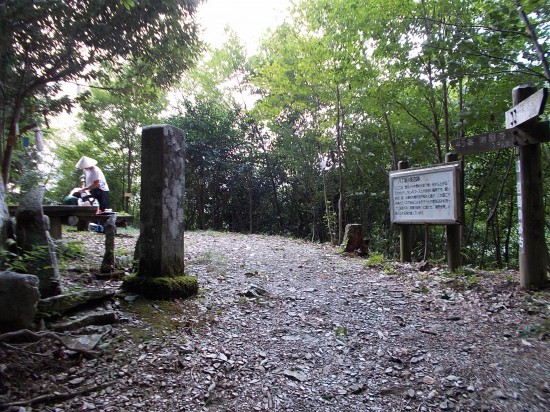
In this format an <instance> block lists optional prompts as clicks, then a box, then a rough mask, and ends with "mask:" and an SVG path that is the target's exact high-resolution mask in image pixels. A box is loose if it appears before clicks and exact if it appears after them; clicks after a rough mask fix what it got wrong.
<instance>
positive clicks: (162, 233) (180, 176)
mask: <svg viewBox="0 0 550 412" xmlns="http://www.w3.org/2000/svg"><path fill="white" fill-rule="evenodd" d="M184 150H185V133H184V132H183V131H182V130H180V129H177V128H175V127H173V126H170V125H155V126H147V127H144V128H143V131H142V140H141V153H142V155H141V207H140V215H141V224H140V230H141V232H140V236H141V239H140V246H141V251H140V261H139V274H140V275H143V276H153V277H155V276H156V277H158V276H174V275H177V273H178V272H180V271H181V272H183V217H184V210H183V208H184V203H183V199H184V190H185V166H184V165H185V163H184V155H185V153H184ZM180 274H182V273H180Z"/></svg>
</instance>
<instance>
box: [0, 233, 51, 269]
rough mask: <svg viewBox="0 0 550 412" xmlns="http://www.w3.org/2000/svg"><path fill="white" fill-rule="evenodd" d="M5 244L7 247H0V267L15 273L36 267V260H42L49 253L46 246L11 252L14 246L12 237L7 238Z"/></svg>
mask: <svg viewBox="0 0 550 412" xmlns="http://www.w3.org/2000/svg"><path fill="white" fill-rule="evenodd" d="M6 246H7V249H4V248H3V247H0V262H1V266H0V269H2V270H8V271H13V272H17V273H29V268H30V267H36V264H37V262H43V261H44V258H45V257H46V256H47V254H48V253H49V251H48V247H47V246H35V247H33V248H32V249H31V250H28V251H24V252H23V251H20V250H18V251H17V252H12V251H11V250H12V249H13V248H14V245H13V240H12V239H9V240H8V244H7V245H6ZM48 268H49V266H44V267H42V269H48Z"/></svg>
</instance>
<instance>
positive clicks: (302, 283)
mask: <svg viewBox="0 0 550 412" xmlns="http://www.w3.org/2000/svg"><path fill="white" fill-rule="evenodd" d="M66 238H69V239H72V240H80V241H82V242H84V244H86V245H89V246H88V247H89V250H88V251H87V255H86V257H85V258H79V259H77V260H74V261H73V262H72V263H70V264H67V265H66V266H65V269H64V281H65V283H66V286H68V287H71V288H74V287H76V286H79V287H95V286H97V284H98V281H97V280H95V278H94V276H93V274H94V272H95V271H96V269H97V268H98V267H99V264H100V263H101V257H102V253H103V249H102V244H101V242H103V238H102V236H101V235H96V234H90V233H86V234H85V235H83V234H82V233H75V232H73V233H66ZM185 241H186V244H185V254H186V265H187V270H188V271H189V273H190V274H194V275H197V276H198V277H199V284H200V293H199V296H197V297H196V298H194V299H190V300H187V301H181V302H179V301H177V302H170V303H168V302H149V301H146V300H144V299H141V298H139V297H138V298H136V297H134V296H126V297H125V296H122V295H121V296H119V297H117V298H116V299H114V300H112V301H110V302H107V303H105V304H104V307H105V308H106V309H111V310H115V311H116V312H117V314H118V316H119V322H118V323H117V324H115V325H114V326H113V327H112V328H110V327H107V328H105V327H103V328H105V329H103V331H104V332H107V334H106V335H105V337H104V338H103V340H102V341H101V342H100V345H99V348H101V350H102V355H100V356H99V357H97V358H93V359H83V358H79V357H75V356H69V355H70V353H67V354H65V355H64V356H61V357H59V356H58V355H55V354H52V353H51V346H52V344H51V343H49V344H47V343H45V342H42V343H41V344H38V345H33V346H30V347H27V348H26V349H25V350H26V352H22V351H21V350H14V349H6V348H4V349H0V355H2V358H0V379H1V381H0V382H1V384H0V403H2V402H8V401H10V402H13V401H17V400H22V399H29V398H32V397H34V396H37V395H40V394H46V393H51V392H58V393H67V394H70V393H73V394H74V393H76V392H78V391H82V392H85V390H86V389H89V390H90V391H89V393H85V394H83V395H81V396H76V397H73V398H72V399H68V400H65V401H62V402H59V403H55V401H54V402H53V403H41V404H39V405H36V406H34V407H32V408H31V407H27V409H24V408H23V409H20V410H40V411H53V410H57V411H72V410H75V411H76V410H94V409H95V410H101V411H143V410H147V411H203V410H204V411H401V410H415V411H439V410H463V411H483V410H486V411H547V410H550V408H549V406H548V405H550V403H549V402H548V401H549V399H550V392H549V391H550V351H549V340H548V331H549V330H550V320H549V314H550V303H549V302H550V293H549V292H548V291H545V292H541V293H534V294H528V293H525V292H522V291H521V290H520V289H519V287H518V281H517V273H515V272H506V273H498V274H497V273H486V272H473V271H470V272H467V273H465V274H463V275H461V276H454V277H451V276H449V275H448V274H445V272H444V270H442V269H439V268H433V269H432V270H430V271H427V272H420V271H418V270H416V269H415V268H414V267H413V266H410V265H395V264H390V263H384V262H380V264H379V265H377V266H367V265H366V260H365V259H361V258H357V257H350V256H343V255H339V254H337V253H336V250H335V249H333V248H331V247H329V246H326V245H325V246H324V245H316V244H311V243H306V242H302V241H298V240H289V239H285V238H281V237H269V236H260V235H248V236H246V235H238V234H231V233H228V234H225V233H224V234H221V233H213V232H190V233H187V234H186V238H185ZM134 242H135V237H134V236H133V235H128V234H127V235H122V236H117V250H118V251H117V255H118V256H119V259H118V262H119V264H120V265H121V266H127V265H129V263H130V261H131V256H132V253H133V245H134ZM109 283H110V284H111V285H112V286H117V285H118V281H109ZM101 284H103V285H104V284H105V282H101ZM95 332H96V333H97V332H98V330H97V329H95ZM41 350H42V351H44V352H45V353H46V356H36V355H31V354H29V353H28V352H38V351H41ZM55 357H57V358H56V359H54V358H55ZM101 385H103V386H101ZM14 410H18V409H14Z"/></svg>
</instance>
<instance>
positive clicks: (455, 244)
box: [445, 153, 462, 272]
mask: <svg viewBox="0 0 550 412" xmlns="http://www.w3.org/2000/svg"><path fill="white" fill-rule="evenodd" d="M457 160H458V154H456V153H447V154H446V155H445V163H452V162H456V161H457ZM460 186H461V185H459V187H460ZM460 198H461V199H462V195H461V196H460ZM460 227H461V225H446V226H445V234H446V237H447V266H448V267H449V270H450V271H451V272H454V271H455V270H457V269H458V268H459V267H460V266H462V254H461V253H460V249H461V239H460V232H461V231H460Z"/></svg>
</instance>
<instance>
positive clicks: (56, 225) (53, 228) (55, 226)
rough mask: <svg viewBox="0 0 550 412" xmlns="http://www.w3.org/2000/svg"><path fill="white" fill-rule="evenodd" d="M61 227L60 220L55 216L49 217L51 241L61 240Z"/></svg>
mask: <svg viewBox="0 0 550 412" xmlns="http://www.w3.org/2000/svg"><path fill="white" fill-rule="evenodd" d="M61 230H62V226H61V218H60V217H57V216H50V236H51V237H52V238H53V239H61V238H62V233H61Z"/></svg>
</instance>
